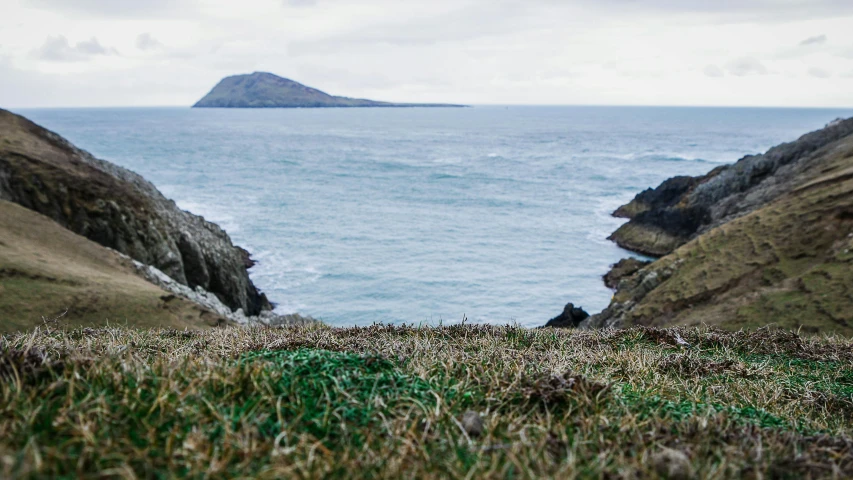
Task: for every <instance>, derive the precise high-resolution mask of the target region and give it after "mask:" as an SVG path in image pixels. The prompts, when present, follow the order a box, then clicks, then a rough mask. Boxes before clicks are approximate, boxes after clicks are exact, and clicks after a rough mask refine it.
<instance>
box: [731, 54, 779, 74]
mask: <svg viewBox="0 0 853 480" xmlns="http://www.w3.org/2000/svg"><path fill="white" fill-rule="evenodd" d="M726 69H727V70H728V71H729V73H731V74H732V75H734V76H737V77H744V76H746V75H767V74H768V73H769V71H768V70H767V67H765V66H764V64H763V63H761V62H760V61H759V60H758V59H757V58H754V57H740V58H736V59H734V60H732V61H730V62H729V63H728V64H726Z"/></svg>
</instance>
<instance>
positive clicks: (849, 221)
mask: <svg viewBox="0 0 853 480" xmlns="http://www.w3.org/2000/svg"><path fill="white" fill-rule="evenodd" d="M803 178H807V179H810V180H807V181H806V183H805V184H803V185H801V186H799V187H798V188H796V189H795V190H794V191H793V192H791V193H790V194H788V195H785V196H783V197H781V198H779V199H778V200H776V201H774V202H772V203H770V204H769V205H767V206H765V207H764V208H761V209H759V210H757V211H755V212H753V213H751V214H749V215H746V216H744V217H741V218H738V219H736V220H733V221H731V222H728V223H726V224H724V225H722V226H721V227H718V228H716V229H713V230H711V231H709V232H707V233H705V234H703V235H701V236H700V237H698V238H697V239H695V240H693V241H691V242H690V243H687V244H686V245H684V246H682V247H680V248H679V249H677V250H676V251H675V252H673V253H672V254H670V255H668V256H666V257H664V258H663V259H661V260H659V261H657V262H655V263H653V264H652V265H651V266H650V267H649V269H651V270H656V271H662V270H663V269H666V268H668V267H673V268H674V270H675V273H674V275H673V276H672V277H671V278H670V279H669V280H668V281H666V282H664V283H662V284H661V285H660V286H658V287H657V288H655V289H654V290H652V291H651V292H650V293H648V294H647V295H646V296H645V297H644V298H642V299H641V300H640V301H639V302H638V305H637V306H636V307H635V308H634V309H633V310H632V311H631V312H630V314H629V315H628V317H627V318H626V320H627V321H626V322H625V324H626V325H631V324H642V325H659V326H662V325H691V324H702V323H705V324H712V325H719V326H721V327H724V328H729V329H739V328H742V327H756V326H763V325H770V324H774V325H777V326H781V327H785V328H790V329H794V330H796V329H798V328H803V329H804V331H805V332H812V333H813V332H827V333H841V334H846V335H853V138H851V137H848V138H846V139H844V140H842V141H839V142H836V143H835V144H833V145H831V146H830V147H828V148H827V149H826V150H825V151H824V154H823V155H822V156H821V157H819V159H818V160H816V161H814V162H813V167H812V168H811V170H810V171H806V172H804V174H803ZM631 296H632V291H631V289H626V290H623V291H620V292H617V294H616V296H615V297H614V300H615V301H616V302H624V301H626V300H629V299H630V298H631Z"/></svg>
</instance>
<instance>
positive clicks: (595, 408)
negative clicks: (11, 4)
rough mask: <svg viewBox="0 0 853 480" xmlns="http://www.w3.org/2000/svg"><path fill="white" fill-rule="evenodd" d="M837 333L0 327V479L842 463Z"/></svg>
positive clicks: (848, 423)
mask: <svg viewBox="0 0 853 480" xmlns="http://www.w3.org/2000/svg"><path fill="white" fill-rule="evenodd" d="M679 338H681V339H683V340H684V341H686V342H687V343H688V344H690V346H689V347H687V346H684V345H681V344H679V342H678V339H679ZM851 352H853V342H851V340H848V339H842V338H831V337H826V338H809V339H804V338H800V337H798V336H796V335H794V334H791V333H786V332H774V331H770V330H759V331H754V332H739V333H728V332H723V331H719V330H707V329H705V330H698V329H678V330H657V329H634V330H624V331H598V332H590V331H584V332H582V331H555V330H545V329H540V330H528V329H524V328H520V327H513V326H507V327H487V326H451V327H443V328H415V327H391V326H373V327H367V328H348V329H337V328H329V327H324V326H319V325H315V326H305V327H289V328H283V329H272V328H253V329H237V328H229V329H216V330H210V331H197V332H191V331H176V330H133V329H124V328H104V329H82V330H81V329H71V330H60V329H49V328H44V327H43V328H40V329H38V330H35V331H32V332H30V333H25V334H24V333H22V334H15V335H11V336H6V337H3V338H2V340H0V378H2V380H0V476H2V477H7V478H8V477H11V478H14V477H55V476H61V477H66V478H77V477H122V478H169V477H192V478H203V477H204V478H207V477H209V478H226V477H257V478H314V477H320V476H332V477H362V478H400V477H404V478H407V477H425V478H447V477H453V478H534V477H557V478H571V477H582V478H658V477H662V476H666V475H669V476H670V477H673V478H674V477H679V476H684V475H688V476H691V475H692V476H696V477H698V478H737V477H748V478H750V477H751V478H786V477H787V478H843V477H850V476H853V441H851V438H850V436H851V428H852V427H853V415H851V413H853V353H851ZM469 411H475V412H478V413H479V415H480V416H481V418H482V421H483V432H482V434H479V435H475V434H472V435H471V436H469V435H468V433H467V432H466V427H465V426H463V422H462V419H463V416H465V414H466V412H469ZM465 423H466V425H467V424H468V423H470V418H467V419H466V421H465ZM469 430H470V429H469Z"/></svg>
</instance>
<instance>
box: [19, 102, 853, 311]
mask: <svg viewBox="0 0 853 480" xmlns="http://www.w3.org/2000/svg"><path fill="white" fill-rule="evenodd" d="M16 113H20V114H22V115H24V116H26V117H28V118H30V119H31V120H33V121H35V122H37V123H39V124H41V125H43V126H45V127H46V128H49V129H51V130H53V131H55V132H57V133H59V134H60V135H63V136H64V137H66V138H68V139H69V140H70V141H71V142H73V143H74V144H75V145H77V146H78V147H80V148H82V149H85V150H88V151H90V152H91V153H93V154H94V155H95V156H97V157H99V158H103V159H105V160H109V161H111V162H114V163H116V164H119V165H122V166H124V167H127V168H129V169H131V170H134V171H136V172H138V173H140V174H142V175H143V176H144V177H145V178H147V179H148V180H150V181H152V182H153V183H154V184H155V185H156V186H157V187H158V188H159V189H160V190H161V191H162V192H163V193H164V194H165V195H166V196H168V197H170V198H172V199H174V200H175V201H176V202H177V204H178V205H179V206H180V207H181V208H183V209H186V210H189V211H191V212H193V213H196V214H199V215H202V216H204V217H205V218H206V219H208V220H210V221H213V222H216V223H218V224H219V225H221V226H222V227H223V228H225V229H226V230H227V231H228V233H229V234H230V235H231V237H232V239H233V240H234V242H235V243H236V244H238V245H241V246H243V247H245V248H246V249H248V250H249V251H250V252H252V254H253V257H254V258H255V259H256V260H257V262H258V264H257V265H256V266H255V267H254V268H253V269H252V270H251V277H252V279H253V280H254V282H255V284H256V285H258V287H259V288H260V289H261V290H263V291H264V292H266V293H267V295H268V297H269V298H270V299H271V300H272V301H273V302H275V303H276V304H277V307H276V309H277V311H279V312H281V313H292V312H299V313H301V314H304V315H311V316H313V317H315V318H319V319H322V320H323V321H325V322H326V323H328V324H331V325H336V326H350V325H369V324H372V323H378V322H383V323H408V324H430V325H438V324H451V323H459V322H461V321H463V319H467V320H466V321H467V322H471V323H493V324H506V323H518V324H521V325H524V326H531V327H532V326H538V325H542V324H543V323H545V321H547V320H548V319H549V318H551V317H553V316H555V315H557V314H559V313H560V312H561V311H562V308H563V305H565V304H566V303H567V302H569V301H571V302H574V303H575V304H576V305H580V306H583V307H584V308H585V309H586V310H587V311H589V312H591V313H594V312H597V311H600V310H601V309H602V308H604V307H605V306H606V305H607V304H608V302H609V300H610V297H611V295H612V292H611V291H610V290H608V289H607V288H606V287H605V286H604V285H603V283H602V281H601V275H603V274H604V273H606V272H607V270H608V266H609V265H611V264H612V263H614V262H616V261H618V260H619V259H620V258H623V257H626V256H630V255H631V253H629V252H626V251H624V250H622V249H620V248H618V247H616V246H615V245H614V244H612V243H611V242H609V241H608V240H607V239H606V238H607V236H608V235H609V234H610V233H611V232H612V231H613V230H615V229H616V228H617V227H618V226H619V225H620V224H621V222H622V220H619V219H615V218H612V217H611V216H610V212H611V211H613V210H614V209H615V208H616V207H618V206H619V205H621V204H623V203H625V202H627V201H629V200H630V199H631V198H633V196H634V195H635V194H637V193H638V192H640V191H641V190H643V189H645V188H648V187H652V186H657V185H658V184H659V183H660V182H661V181H663V180H665V179H666V178H669V177H671V176H674V175H698V174H702V173H705V172H707V171H708V170H710V169H712V168H713V167H714V166H716V165H720V164H723V163H730V162H734V161H736V160H737V159H738V158H740V157H742V156H743V155H746V154H754V153H760V152H763V151H765V150H766V149H767V148H769V147H771V146H773V145H776V144H778V143H781V142H783V141H790V140H794V139H795V138H797V137H798V136H799V135H801V134H803V133H805V132H807V131H811V130H814V129H817V128H820V127H822V126H824V125H825V124H826V123H828V122H830V121H831V120H833V119H835V118H838V117H849V116H853V110H827V109H753V108H668V107H534V106H530V107H518V106H510V107H498V106H483V107H473V108H464V109H455V108H408V109H294V110H290V109H264V110H261V109H258V110H242V109H190V108H91V109H19V110H16Z"/></svg>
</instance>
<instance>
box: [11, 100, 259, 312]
mask: <svg viewBox="0 0 853 480" xmlns="http://www.w3.org/2000/svg"><path fill="white" fill-rule="evenodd" d="M0 200H7V201H10V202H14V203H17V204H19V205H21V206H23V207H26V208H28V209H30V210H33V211H36V212H38V213H41V214H43V215H45V216H47V217H49V218H51V219H53V220H54V221H56V222H57V223H58V224H59V225H61V226H63V227H65V228H67V229H69V230H71V231H72V232H74V233H77V234H79V235H82V236H84V237H86V238H88V239H89V240H92V241H94V242H96V243H98V244H100V245H103V246H105V247H109V248H112V249H114V250H117V251H119V252H121V253H123V254H125V255H127V256H129V257H131V258H133V259H134V260H137V261H139V262H141V263H143V264H146V265H151V266H153V267H156V268H158V269H159V270H162V271H163V272H165V273H166V274H167V275H168V276H169V277H171V278H172V279H174V280H175V281H177V282H178V283H180V284H183V285H185V286H187V287H189V288H191V289H198V288H201V289H203V290H206V291H209V292H211V293H213V294H215V295H216V297H218V298H219V300H220V301H221V302H222V303H224V304H225V305H227V307H228V308H230V309H232V310H235V311H236V310H240V309H241V310H242V311H243V312H245V313H246V314H247V315H258V314H260V313H261V312H262V311H266V310H269V309H270V308H271V307H270V304H269V301H268V300H267V298H266V296H265V295H264V294H262V293H261V292H259V291H258V289H257V288H256V287H255V285H254V284H253V283H252V281H251V280H250V279H249V273H248V271H247V268H248V267H249V266H250V265H251V261H250V260H249V254H248V252H246V251H245V250H243V249H242V248H239V247H237V246H235V245H234V244H233V243H232V242H231V238H230V237H229V236H228V234H227V233H226V232H225V231H224V230H222V229H221V228H219V226H217V225H215V224H213V223H210V222H207V221H206V220H205V219H204V218H202V217H199V216H197V215H193V214H191V213H189V212H185V211H183V210H181V209H179V208H178V207H177V205H175V202H173V201H171V200H169V199H167V198H166V197H164V196H163V194H161V193H160V191H158V190H157V188H156V187H154V185H152V184H151V183H150V182H148V181H147V180H145V179H144V178H142V177H141V176H139V175H138V174H136V173H134V172H131V171H130V170H127V169H125V168H122V167H119V166H118V165H114V164H112V163H110V162H107V161H104V160H100V159H97V158H95V157H93V156H92V155H91V154H89V153H88V152H85V151H83V150H80V149H78V148H77V147H75V146H74V145H72V144H71V143H70V142H68V141H67V140H65V139H64V138H62V137H60V136H59V135H57V134H55V133H53V132H51V131H49V130H47V129H44V128H42V127H40V126H39V125H36V124H35V123H33V122H30V121H29V120H27V119H26V118H24V117H21V116H19V115H15V114H13V113H11V112H8V111H6V110H2V109H0Z"/></svg>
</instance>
